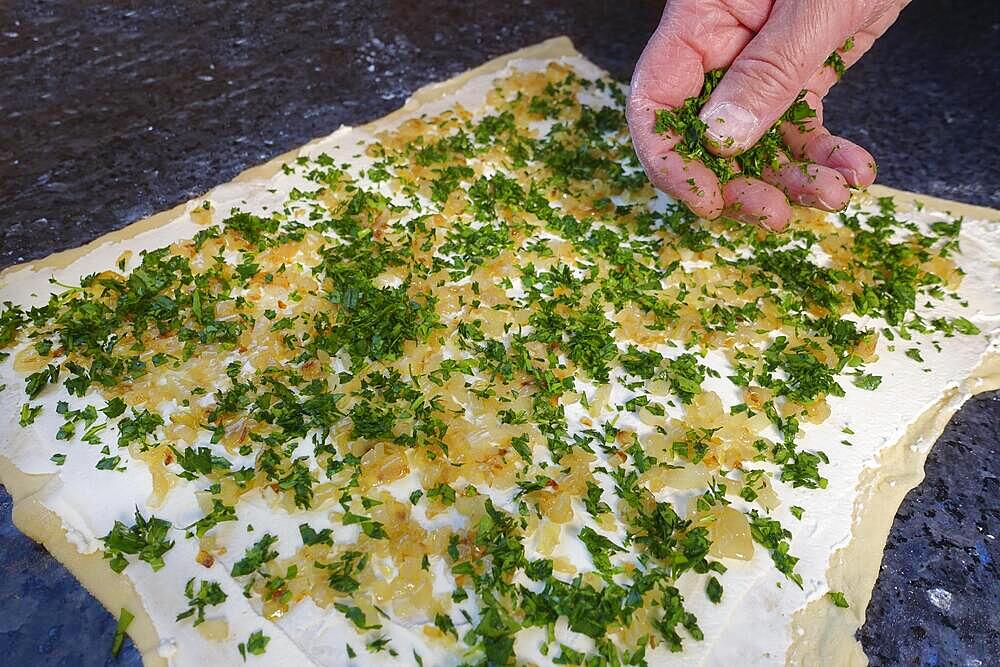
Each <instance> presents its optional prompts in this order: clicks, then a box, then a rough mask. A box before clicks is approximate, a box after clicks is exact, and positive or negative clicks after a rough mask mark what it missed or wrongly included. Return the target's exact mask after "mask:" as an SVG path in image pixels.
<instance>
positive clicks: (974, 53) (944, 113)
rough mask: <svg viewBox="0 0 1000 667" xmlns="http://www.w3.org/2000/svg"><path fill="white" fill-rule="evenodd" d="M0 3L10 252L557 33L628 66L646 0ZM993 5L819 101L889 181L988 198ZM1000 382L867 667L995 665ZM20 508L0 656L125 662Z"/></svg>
mask: <svg viewBox="0 0 1000 667" xmlns="http://www.w3.org/2000/svg"><path fill="white" fill-rule="evenodd" d="M162 4H163V5H164V6H163V7H160V8H150V7H148V6H144V5H142V4H140V3H130V2H122V1H119V2H71V1H67V0H58V1H53V2H46V3H38V2H8V3H0V81H2V82H3V85H2V86H0V221H2V222H0V267H3V266H7V265H10V264H13V263H16V262H20V261H24V260H27V259H32V258H37V257H42V256H44V255H47V254H49V253H50V252H53V251H56V250H62V249H65V248H70V247H73V246H77V245H79V244H81V243H83V242H86V241H88V240H91V239H93V238H95V237H97V236H99V235H101V234H103V233H105V232H107V231H109V230H111V229H116V228H119V227H122V226H124V225H126V224H128V223H130V222H133V221H135V220H137V219H139V218H141V217H143V216H146V215H148V214H150V213H153V212H156V211H158V210H162V209H164V208H168V207H170V206H172V205H174V204H176V203H179V202H181V201H184V200H186V199H188V198H190V197H192V196H195V195H197V194H199V193H201V192H204V191H205V190H207V189H209V188H210V187H212V186H213V185H216V184H218V183H221V182H224V181H227V180H229V179H230V178H232V177H233V176H234V175H235V174H237V173H238V172H239V171H241V170H243V169H244V168H246V167H248V166H251V165H254V164H257V163H260V162H263V161H265V160H267V159H268V158H270V157H272V156H274V155H277V154H279V153H281V152H283V151H286V150H288V149H290V148H293V147H295V146H298V145H301V144H303V143H305V142H306V141H308V140H309V139H312V138H313V137H316V136H321V135H325V134H328V133H329V132H331V131H333V130H334V129H336V127H337V126H338V125H340V124H341V123H346V124H352V123H355V124H356V123H359V122H363V121H365V120H368V119H371V118H374V117H377V116H380V115H383V114H385V113H386V112H388V111H391V110H392V109H394V108H396V107H398V106H399V105H400V104H402V102H403V100H404V99H405V98H406V97H407V95H409V93H410V92H412V91H413V90H414V89H415V88H418V87H420V86H422V85H424V84H426V83H430V82H433V81H439V80H442V79H446V78H448V77H450V76H452V75H454V74H456V73H458V72H461V71H463V70H466V69H468V68H470V67H473V66H475V65H477V64H479V63H481V62H482V61H484V60H487V59H489V58H491V57H494V56H497V55H500V54H503V53H506V52H508V51H511V50H513V49H515V48H519V47H521V46H526V45H528V44H532V43H535V42H538V41H540V40H542V39H545V38H547V37H551V36H554V35H558V34H568V35H569V36H570V37H572V38H573V40H574V42H575V43H576V45H577V47H578V48H579V49H580V50H581V51H583V52H584V53H585V54H586V55H587V56H588V57H590V58H591V59H592V60H594V61H595V62H597V63H598V64H600V65H602V66H604V67H605V68H607V69H609V70H610V71H611V72H613V73H614V74H615V75H617V76H619V77H622V78H627V77H628V75H629V74H630V72H631V68H632V65H633V63H634V61H635V59H636V57H637V56H638V54H639V52H640V50H641V49H642V46H643V43H644V42H645V39H646V37H647V36H648V34H649V33H650V31H651V30H652V29H653V27H654V25H655V22H656V19H657V17H658V14H659V11H660V4H659V3H655V2H608V1H606V0H605V1H582V2H568V1H564V2H542V1H539V0H523V1H521V2H517V3H509V2H503V3H500V2H444V1H442V0H429V1H425V2H420V3H407V2H391V3H390V2H320V1H318V0H303V1H300V2H296V3H293V4H288V6H285V7H284V8H276V7H277V5H278V3H262V2H258V3H252V2H220V1H218V0H208V1H203V2H189V1H186V2H173V3H169V6H166V5H167V4H168V3H162ZM997 53H1000V3H998V2H996V0H979V1H974V0H967V1H957V0H956V1H952V2H947V1H944V0H921V2H917V3H914V4H913V5H911V6H910V7H909V8H908V9H907V10H906V12H904V15H903V18H902V19H901V20H900V22H899V23H898V24H897V25H896V26H895V27H894V28H893V30H892V31H891V32H890V33H889V34H888V35H887V36H886V37H885V38H883V39H882V40H881V41H880V42H879V43H878V44H877V45H876V46H875V49H874V50H873V52H872V53H871V54H870V55H869V56H867V57H866V59H865V60H864V61H863V62H862V63H860V64H859V65H858V66H857V67H855V68H854V69H852V70H851V72H850V73H849V74H848V75H847V76H846V78H845V80H844V81H843V82H842V83H841V84H840V85H839V86H838V87H837V88H836V89H835V90H834V91H833V93H832V94H831V96H830V98H829V100H828V102H827V117H828V122H829V124H830V126H831V128H832V129H833V130H834V131H838V132H840V133H843V134H844V135H846V136H848V137H851V138H853V139H855V140H857V141H859V142H860V143H862V144H863V145H866V146H867V147H868V148H869V149H870V150H871V151H872V152H873V153H874V154H875V155H876V157H877V158H878V160H879V166H880V177H879V180H880V181H881V182H883V183H885V184H887V185H892V186H896V187H901V188H905V189H910V190H916V191H922V192H927V193H928V194H933V195H937V196H941V197H947V198H952V199H958V200H962V201H968V202H971V203H976V204H983V205H988V206H994V207H1000V159H998V158H997V147H996V141H995V138H994V133H995V128H994V127H993V125H994V124H995V122H996V120H997V109H998V108H1000V58H998V57H997ZM998 431H1000V395H998V394H992V395H988V396H985V397H980V398H978V399H976V400H974V401H972V402H970V404H968V405H967V406H966V407H965V408H964V409H963V410H962V411H961V412H960V413H959V415H958V416H956V418H955V419H954V420H953V422H952V424H951V425H950V426H949V429H948V431H947V432H946V433H945V435H944V436H942V439H941V441H939V443H938V444H937V446H936V448H935V450H934V452H933V453H932V454H931V457H930V459H929V460H928V464H927V472H928V477H927V479H926V481H925V482H924V483H923V484H922V485H921V486H920V487H919V488H918V489H915V490H914V491H913V492H911V493H910V494H909V495H908V496H907V499H906V501H905V503H904V505H903V507H902V508H901V510H900V512H899V514H898V515H897V517H896V521H895V524H894V526H893V532H892V535H891V537H890V539H889V545H888V548H887V551H886V556H885V560H884V562H883V565H882V573H881V576H880V578H879V581H878V584H877V586H876V589H875V595H874V598H873V600H872V603H871V606H870V607H869V621H868V623H867V624H866V626H865V627H864V629H863V630H862V632H861V633H860V637H861V640H862V643H863V645H864V647H865V650H866V652H867V653H868V655H869V657H870V658H871V661H872V664H875V665H910V664H928V665H991V664H1000V577H998V566H997V560H998V559H1000V548H998V546H997V543H996V535H997V534H998V533H1000V511H998V509H997V508H998V502H997V497H998V492H1000V488H998V487H1000V459H998V456H997V454H998V452H997V449H998V448H1000V433H998ZM113 627H114V621H113V619H112V618H111V617H110V615H108V614H107V613H106V612H105V611H103V609H101V607H100V605H99V604H98V603H97V602H96V601H94V600H93V598H91V597H90V596H89V595H88V594H87V593H86V592H85V591H83V590H82V589H81V588H80V587H79V586H78V585H77V584H76V583H75V582H74V581H73V579H72V577H70V575H69V574H68V573H67V572H66V571H65V570H63V569H62V568H61V567H60V566H59V565H58V564H57V563H55V562H54V561H53V560H52V559H51V558H50V557H48V556H47V554H46V553H45V551H44V550H43V549H41V548H40V547H38V546H37V545H35V544H34V543H33V542H32V541H31V540H29V539H27V538H25V537H24V536H22V535H21V534H20V533H18V532H17V531H16V530H15V529H14V528H13V527H12V525H11V523H10V499H9V496H7V494H6V493H5V492H3V490H2V488H0V651H2V652H0V664H11V665H36V664H45V665H73V666H77V665H79V666H88V667H89V666H91V665H104V664H121V665H137V664H139V657H138V654H137V653H136V652H135V651H134V649H132V648H131V645H127V646H126V649H125V650H124V651H123V653H122V655H121V656H120V657H119V658H118V660H117V661H111V660H110V658H109V657H108V653H107V649H108V647H109V646H110V643H111V637H112V633H113Z"/></svg>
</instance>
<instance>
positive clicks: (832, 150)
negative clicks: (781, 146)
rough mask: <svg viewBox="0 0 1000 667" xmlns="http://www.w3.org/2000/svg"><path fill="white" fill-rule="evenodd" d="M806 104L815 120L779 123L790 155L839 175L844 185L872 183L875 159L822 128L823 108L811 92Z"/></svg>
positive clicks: (860, 186)
mask: <svg viewBox="0 0 1000 667" xmlns="http://www.w3.org/2000/svg"><path fill="white" fill-rule="evenodd" d="M806 101H807V102H808V103H809V104H810V106H813V108H814V109H816V117H815V118H809V119H807V120H806V121H804V122H802V123H782V124H781V136H782V138H783V139H784V140H785V144H786V145H787V146H788V148H789V150H790V151H791V152H792V155H793V156H794V157H795V158H797V159H799V160H806V161H808V162H815V163H817V164H819V165H823V166H825V167H828V168H830V169H833V170H835V171H837V172H838V173H840V175H841V176H843V177H844V180H845V181H846V182H847V184H848V185H850V186H851V187H854V188H866V187H868V186H869V185H871V184H872V183H874V182H875V174H876V168H875V158H873V157H872V154H871V153H869V152H868V151H866V150H865V149H864V148H862V147H861V146H858V145H857V144H855V143H854V142H852V141H849V140H847V139H844V138H843V137H837V136H834V135H832V134H830V132H829V131H828V130H827V129H826V128H825V127H823V125H822V122H823V106H822V104H821V103H820V102H819V100H817V99H816V97H815V95H814V94H813V93H809V94H808V95H806Z"/></svg>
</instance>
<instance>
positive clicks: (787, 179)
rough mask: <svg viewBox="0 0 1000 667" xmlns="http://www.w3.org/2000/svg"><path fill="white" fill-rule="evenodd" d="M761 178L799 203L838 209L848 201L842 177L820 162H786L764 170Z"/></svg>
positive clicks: (848, 193)
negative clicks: (777, 166) (776, 167)
mask: <svg viewBox="0 0 1000 667" xmlns="http://www.w3.org/2000/svg"><path fill="white" fill-rule="evenodd" d="M763 177H764V180H765V181H767V182H768V183H770V184H771V185H774V186H775V187H777V188H779V189H781V190H782V191H783V192H784V193H785V194H786V195H787V196H788V199H790V200H791V201H793V202H795V203H796V204H800V205H802V206H809V207H811V208H818V209H821V210H824V211H841V210H843V209H844V208H845V207H846V206H847V204H848V202H849V201H850V200H851V192H850V190H848V189H847V181H846V180H845V178H844V176H843V175H842V174H840V173H839V172H837V171H836V170H834V169H830V168H829V167H824V166H822V165H818V164H803V163H801V162H789V163H786V164H783V165H782V166H781V167H779V168H778V169H767V170H765V171H764V174H763Z"/></svg>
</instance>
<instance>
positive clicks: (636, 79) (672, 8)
mask: <svg viewBox="0 0 1000 667" xmlns="http://www.w3.org/2000/svg"><path fill="white" fill-rule="evenodd" d="M765 16H766V14H761V16H759V17H756V18H757V20H759V21H760V22H763V19H764V17H765ZM752 35H753V32H752V31H751V30H750V29H749V28H747V27H746V26H745V25H743V24H741V23H740V22H739V21H736V20H734V19H733V18H732V16H730V15H729V14H728V13H727V12H724V11H721V10H720V9H718V8H714V7H705V6H704V5H702V4H700V3H698V2H671V3H668V4H667V7H666V9H665V10H664V13H663V19H662V21H661V23H660V26H659V27H658V28H657V30H656V32H655V33H654V34H653V36H652V38H651V39H650V40H649V43H648V44H647V45H646V48H645V50H644V51H643V53H642V56H640V58H639V62H638V63H637V64H636V68H635V73H634V74H633V76H632V85H631V92H630V94H629V100H628V104H627V105H626V109H625V115H626V119H627V120H628V125H629V131H630V133H631V135H632V144H633V146H634V147H635V152H636V155H637V156H638V158H639V161H640V162H641V163H642V166H643V169H645V171H646V174H647V175H648V176H649V179H650V181H651V182H652V183H653V185H654V186H656V187H657V188H659V189H661V190H663V191H665V192H666V193H667V194H669V195H670V196H671V197H673V198H674V199H677V200H679V201H682V202H684V203H685V204H687V205H688V206H689V207H690V208H691V210H692V211H694V212H695V213H697V214H698V215H701V216H702V217H706V218H715V217H718V216H719V214H720V213H721V212H722V206H723V203H722V192H721V189H720V187H719V182H718V179H717V178H716V177H715V175H714V174H713V173H712V172H711V171H710V170H709V169H708V168H707V167H705V166H704V165H702V164H701V163H698V162H686V161H684V160H683V159H682V158H681V156H679V155H677V154H676V153H674V152H673V151H672V149H673V147H674V146H675V145H676V143H677V137H674V136H671V135H663V134H657V133H656V132H655V131H654V125H655V122H656V112H657V110H659V109H667V108H676V107H679V106H681V105H682V104H683V103H684V100H686V99H687V98H689V97H693V96H695V95H697V94H698V92H699V91H700V90H701V86H702V83H703V81H704V73H705V70H706V68H707V69H712V68H716V67H722V66H724V65H725V64H727V63H728V62H730V61H731V60H732V59H733V58H735V57H736V54H737V53H739V51H740V49H742V48H743V47H744V46H745V45H746V43H747V41H749V40H750V38H751V36H752ZM706 36H710V37H711V38H710V39H709V38H708V37H706Z"/></svg>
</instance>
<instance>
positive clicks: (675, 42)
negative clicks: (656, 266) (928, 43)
mask: <svg viewBox="0 0 1000 667" xmlns="http://www.w3.org/2000/svg"><path fill="white" fill-rule="evenodd" d="M908 2H909V0H668V2H667V5H666V7H665V9H664V11H663V17H662V19H661V20H660V25H659V26H658V27H657V29H656V32H655V33H654V34H653V36H652V38H650V40H649V43H648V44H647V45H646V48H645V50H644V51H643V53H642V56H640V58H639V62H638V63H637V64H636V68H635V73H634V74H633V76H632V89H631V94H630V95H629V100H628V106H627V108H626V115H627V117H628V124H629V130H630V131H631V133H632V141H633V144H634V146H635V150H636V154H637V155H638V156H639V160H640V162H642V165H643V168H644V169H645V170H646V174H647V175H648V176H649V179H650V181H652V183H653V185H655V186H656V187H658V188H660V189H661V190H663V191H664V192H666V193H667V194H669V195H670V196H672V197H674V198H675V199H677V200H680V201H682V202H684V203H685V204H687V206H688V207H689V208H690V209H691V210H692V211H694V212H695V213H697V214H698V215H700V216H702V217H704V218H709V219H712V218H716V217H718V216H719V215H722V214H723V213H724V214H726V215H727V216H729V217H733V218H736V219H739V220H742V221H744V222H748V223H752V224H759V225H762V226H764V227H766V228H768V229H771V230H774V231H780V230H782V229H784V228H785V227H786V226H787V225H788V222H789V220H790V219H791V208H790V206H789V203H788V202H789V199H790V200H791V201H793V202H795V203H798V204H802V205H805V206H811V207H815V208H820V209H823V210H827V211H835V210H840V209H842V208H843V207H844V206H846V205H847V202H848V201H849V199H850V192H849V190H848V186H851V187H866V186H868V185H871V184H872V182H873V181H874V180H875V161H874V159H873V158H872V156H871V154H869V153H868V151H866V150H865V149H863V148H861V147H860V146H858V145H856V144H854V143H852V142H850V141H848V140H847V139H843V138H841V137H836V136H833V135H831V134H830V133H829V132H828V131H827V130H826V129H825V128H824V127H823V103H822V99H823V97H824V96H825V95H826V93H827V92H828V91H829V90H830V88H831V87H832V86H833V85H834V84H835V83H836V82H837V80H838V79H839V75H840V73H841V72H842V71H843V69H844V68H845V67H850V66H851V65H853V64H854V63H855V62H857V61H858V59H859V58H860V57H861V56H862V55H863V54H864V53H865V52H866V51H868V49H870V48H871V46H872V44H873V43H874V42H875V40H876V39H877V38H878V37H880V36H881V35H882V34H883V33H884V32H885V31H886V30H887V29H888V28H889V26H890V25H892V23H893V22H894V21H895V20H896V17H897V16H899V12H900V10H901V9H902V8H903V7H904V6H906V4H908ZM834 51H836V52H837V53H838V54H839V56H840V60H841V61H842V66H840V63H837V65H838V67H834V66H833V65H831V64H824V63H825V62H827V59H828V58H831V53H832V52H834ZM832 59H833V60H836V58H832ZM720 68H728V70H727V72H726V74H725V76H724V77H723V78H722V81H721V82H719V84H718V86H717V87H716V88H715V90H714V91H713V92H712V94H711V96H710V97H709V99H708V102H707V103H706V104H705V105H704V107H702V110H701V112H700V114H699V117H700V118H701V120H702V121H703V122H704V123H705V124H706V125H707V129H706V130H705V139H706V140H707V148H708V150H709V151H711V152H712V153H714V154H715V155H719V156H723V157H732V156H734V155H737V154H739V153H742V152H743V151H745V150H747V149H748V148H750V147H751V146H753V145H754V144H755V143H756V142H757V140H758V139H760V138H761V136H762V135H763V134H764V133H765V132H766V131H767V130H768V129H769V128H771V126H772V125H774V123H776V122H777V121H778V119H779V118H780V117H781V116H782V114H783V113H784V112H785V110H786V109H788V108H789V106H791V105H792V104H793V103H794V102H795V100H796V98H797V97H798V95H799V94H800V93H801V92H802V91H805V97H804V99H805V101H806V102H807V103H808V104H809V106H810V107H812V109H813V110H814V111H815V112H816V116H815V117H814V118H809V119H806V120H805V121H804V122H800V123H790V122H783V123H782V124H781V127H780V132H781V136H782V138H783V139H784V142H785V144H786V145H787V147H788V149H789V150H790V152H791V156H792V158H793V160H794V161H792V160H790V159H789V158H787V157H785V156H784V155H781V156H780V157H779V163H780V164H778V165H777V166H776V168H766V169H764V170H763V171H762V173H761V180H758V179H755V178H748V177H746V176H737V177H735V178H732V179H731V180H729V181H727V182H725V183H720V182H719V179H718V177H717V176H716V174H715V173H713V172H712V170H710V169H709V168H708V167H706V166H705V165H704V164H702V163H701V162H699V161H697V160H689V159H686V158H684V157H682V156H681V155H680V154H678V153H677V152H676V151H675V150H674V147H675V146H676V145H677V143H678V141H679V137H678V136H677V135H676V134H673V133H669V132H668V133H666V134H658V133H657V132H656V131H655V130H654V123H655V121H656V112H657V111H658V110H661V109H676V108H678V107H680V106H681V105H682V104H683V103H684V100H685V99H687V98H690V97H695V96H697V95H698V94H699V92H700V91H701V88H702V83H703V81H704V77H705V73H706V72H708V71H711V70H715V69H720ZM838 69H839V70H840V71H839V72H838V71H837V70H838Z"/></svg>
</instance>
